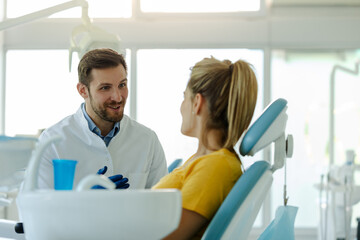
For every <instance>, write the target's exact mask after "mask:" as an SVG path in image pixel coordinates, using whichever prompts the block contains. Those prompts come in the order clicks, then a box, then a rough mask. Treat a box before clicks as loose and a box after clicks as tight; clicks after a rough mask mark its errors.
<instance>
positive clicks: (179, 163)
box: [168, 158, 183, 173]
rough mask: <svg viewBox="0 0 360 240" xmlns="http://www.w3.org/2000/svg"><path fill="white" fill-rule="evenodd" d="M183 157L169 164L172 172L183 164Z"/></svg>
mask: <svg viewBox="0 0 360 240" xmlns="http://www.w3.org/2000/svg"><path fill="white" fill-rule="evenodd" d="M182 161H183V160H182V159H181V158H178V159H175V160H174V161H173V162H172V163H171V164H170V165H169V166H168V172H169V173H171V172H172V171H173V170H174V169H175V168H177V167H178V166H180V165H181V163H182Z"/></svg>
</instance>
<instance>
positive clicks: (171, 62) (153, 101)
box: [137, 49, 263, 164]
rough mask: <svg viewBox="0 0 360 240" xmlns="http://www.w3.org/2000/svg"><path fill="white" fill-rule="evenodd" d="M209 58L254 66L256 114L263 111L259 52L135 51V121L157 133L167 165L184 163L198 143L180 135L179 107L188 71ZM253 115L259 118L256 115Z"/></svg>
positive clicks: (218, 50) (229, 50)
mask: <svg viewBox="0 0 360 240" xmlns="http://www.w3.org/2000/svg"><path fill="white" fill-rule="evenodd" d="M211 55H212V56H214V57H216V58H218V59H219V60H223V59H229V60H231V61H235V60H238V59H246V60H247V61H248V62H250V63H252V64H253V65H254V68H255V71H256V74H257V77H258V83H259V97H258V104H257V112H259V111H262V104H261V103H262V91H263V90H262V79H263V72H262V71H263V52H262V50H247V49H181V50H177V49H161V50H159V49H149V50H139V51H138V54H137V59H138V64H137V69H138V71H137V119H138V121H139V122H141V123H143V124H145V125H146V126H148V127H150V128H152V129H153V130H154V131H155V132H156V133H157V135H158V137H159V139H160V142H161V143H162V145H163V148H164V151H165V154H166V159H167V161H168V164H170V163H171V162H172V161H173V160H175V159H176V158H182V159H184V161H186V160H187V159H188V158H189V157H190V156H191V154H193V153H194V152H195V150H196V147H197V142H195V140H194V139H193V138H189V137H185V136H183V135H182V134H181V132H180V127H181V114H180V105H181V102H182V100H183V91H184V90H185V87H186V84H187V81H188V79H189V76H190V67H192V66H193V65H194V64H195V63H196V62H198V61H200V60H201V59H203V58H204V57H210V56H211ZM174 56H176V57H175V58H174ZM255 115H258V114H257V113H255Z"/></svg>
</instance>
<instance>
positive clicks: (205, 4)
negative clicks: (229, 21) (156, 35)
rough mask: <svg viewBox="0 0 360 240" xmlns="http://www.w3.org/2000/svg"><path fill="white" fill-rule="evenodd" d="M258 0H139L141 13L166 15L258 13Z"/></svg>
mask: <svg viewBox="0 0 360 240" xmlns="http://www.w3.org/2000/svg"><path fill="white" fill-rule="evenodd" d="M260 2H261V1H260V0H257V1H255V0H251V1H238V0H222V1H216V0H178V1H167V0H140V6H141V10H142V11H143V12H167V13H195V12H198V13H200V12H201V13H204V12H207V13H210V12H241V11H244V12H245V11H249V12H251V11H259V10H260Z"/></svg>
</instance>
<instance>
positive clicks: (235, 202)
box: [202, 99, 287, 240]
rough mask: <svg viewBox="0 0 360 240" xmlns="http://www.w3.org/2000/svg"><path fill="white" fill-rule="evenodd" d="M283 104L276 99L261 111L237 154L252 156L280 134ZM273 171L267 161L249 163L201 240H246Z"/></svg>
mask: <svg viewBox="0 0 360 240" xmlns="http://www.w3.org/2000/svg"><path fill="white" fill-rule="evenodd" d="M286 105H287V101H286V100H285V99H277V100H276V101H274V102H272V103H271V104H270V105H269V106H268V107H267V108H266V109H265V110H264V112H263V113H262V114H261V116H260V117H259V118H258V119H257V120H256V121H255V122H254V123H253V124H252V125H251V127H250V128H249V130H248V131H247V133H246V134H245V136H244V138H243V140H242V142H241V145H240V149H239V150H240V153H241V155H244V156H245V155H254V154H255V153H256V152H257V151H260V150H261V149H263V148H264V147H266V146H268V145H269V144H271V143H272V142H276V141H278V139H279V138H281V137H282V136H283V135H284V133H283V132H284V129H285V125H286V120H287V115H286V113H285V111H286V109H287V106H286ZM284 141H285V140H284ZM282 145H284V144H282ZM282 145H281V146H282ZM283 151H285V152H286V149H283ZM281 155H284V154H281ZM275 170H276V169H275ZM273 171H274V169H273V168H272V166H271V164H270V163H269V162H268V161H257V162H255V163H254V164H252V165H251V166H250V167H249V168H248V169H247V170H246V171H245V172H244V174H243V175H242V176H241V177H240V178H239V180H238V181H237V182H236V183H235V185H234V187H233V188H232V190H231V191H230V193H229V194H228V196H227V197H226V199H225V200H224V202H223V203H222V205H221V206H220V208H219V209H218V211H217V212H216V214H215V216H214V218H213V219H212V221H211V222H210V224H209V226H208V227H207V229H206V231H205V233H204V235H203V237H202V239H203V240H211V239H247V238H248V235H249V233H250V230H251V228H252V225H253V223H254V221H255V218H256V216H257V214H258V212H259V210H260V207H261V205H262V203H263V201H264V198H265V197H266V195H267V192H268V191H269V189H270V187H271V185H272V181H273V177H272V173H273Z"/></svg>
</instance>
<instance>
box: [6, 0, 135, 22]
mask: <svg viewBox="0 0 360 240" xmlns="http://www.w3.org/2000/svg"><path fill="white" fill-rule="evenodd" d="M65 2H67V1H66V0H32V1H22V0H8V1H7V17H8V18H16V17H20V16H23V15H25V14H29V13H32V12H36V11H39V10H43V9H45V8H49V7H53V6H56V5H58V4H62V3H65ZM87 2H88V4H89V17H90V18H129V17H131V11H132V8H131V4H132V1H131V0H101V1H99V0H87ZM19 6H21V7H19ZM51 17H54V18H80V17H81V8H80V7H75V8H71V9H68V10H65V11H62V12H59V13H56V14H54V15H52V16H51Z"/></svg>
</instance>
